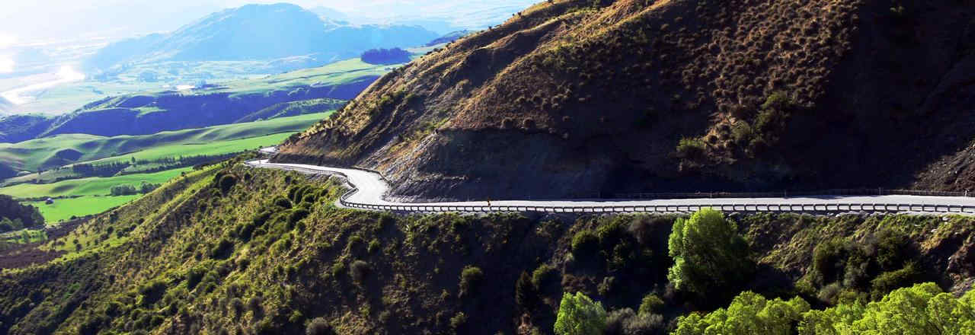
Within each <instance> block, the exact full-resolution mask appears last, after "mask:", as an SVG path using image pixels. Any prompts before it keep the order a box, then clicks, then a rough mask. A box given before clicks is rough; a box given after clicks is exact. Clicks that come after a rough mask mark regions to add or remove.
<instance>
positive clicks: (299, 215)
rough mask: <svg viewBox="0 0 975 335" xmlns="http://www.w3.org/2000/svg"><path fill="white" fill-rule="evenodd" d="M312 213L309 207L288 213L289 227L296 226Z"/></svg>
mask: <svg viewBox="0 0 975 335" xmlns="http://www.w3.org/2000/svg"><path fill="white" fill-rule="evenodd" d="M309 214H311V212H309V211H308V210H307V209H304V208H298V209H296V210H294V211H292V212H291V214H289V215H288V227H292V228H293V227H294V226H295V224H296V223H298V221H301V220H304V219H305V218H306V217H308V215H309Z"/></svg>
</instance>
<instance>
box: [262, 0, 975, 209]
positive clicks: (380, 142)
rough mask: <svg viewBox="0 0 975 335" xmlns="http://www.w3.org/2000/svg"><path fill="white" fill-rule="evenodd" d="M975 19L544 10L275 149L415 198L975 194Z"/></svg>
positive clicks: (570, 5) (755, 8)
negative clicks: (908, 190)
mask: <svg viewBox="0 0 975 335" xmlns="http://www.w3.org/2000/svg"><path fill="white" fill-rule="evenodd" d="M973 13H975V7H973V6H969V5H966V2H959V1H954V0H938V1H926V2H920V1H901V2H898V3H897V4H895V5H893V6H892V5H891V3H890V2H889V1H886V0H842V1H825V0H822V1H805V2H795V1H781V0H776V1H757V0H735V1H719V2H709V3H707V4H704V3H702V2H699V1H692V0H661V1H646V0H618V1H609V0H604V1H597V2H593V1H581V0H564V1H553V2H543V3H540V4H538V5H536V6H533V7H531V8H529V9H527V10H524V11H522V12H521V13H519V14H518V15H516V16H515V17H513V18H512V19H510V20H509V21H508V22H506V23H505V24H503V25H501V26H498V27H495V28H493V29H490V30H487V31H483V32H480V33H477V34H473V35H471V36H468V37H465V38H463V39H460V40H458V41H457V42H454V43H452V44H451V45H450V46H449V47H448V48H446V49H444V50H442V51H440V52H435V53H433V54H431V55H428V56H426V57H424V58H422V59H420V60H417V61H414V62H413V63H411V64H410V65H408V66H406V67H404V68H402V69H400V70H397V71H395V72H394V73H392V74H390V75H387V76H386V77H383V78H382V79H380V80H379V81H377V83H376V84H374V85H373V86H371V87H370V88H369V89H368V90H367V91H365V92H363V94H361V95H360V96H359V97H357V98H356V99H355V100H354V101H353V102H352V103H350V104H349V105H348V107H347V108H346V109H345V110H343V111H341V112H339V113H337V117H335V118H333V119H330V120H325V121H323V122H322V123H321V124H320V125H319V126H317V127H314V128H312V129H311V130H309V131H307V132H305V133H304V134H303V135H301V136H299V137H295V138H293V139H292V140H291V141H288V142H287V143H286V144H285V145H284V146H282V148H281V154H279V155H278V156H277V157H275V158H274V160H277V161H300V162H314V163H327V164H338V165H355V166H360V167H365V168H371V169H376V170H379V171H381V172H382V173H383V174H384V175H385V176H386V177H387V178H389V179H390V180H391V181H392V182H393V184H395V185H396V189H395V190H394V194H393V195H394V196H399V197H405V198H435V197H441V196H444V197H450V198H478V197H490V198H495V199H497V198H504V197H510V196H514V195H519V196H526V195H530V196H531V197H557V198H565V197H590V196H595V195H596V194H602V195H607V194H612V193H625V192H639V191H650V190H652V191H658V192H659V191H679V190H685V191H705V190H725V191H728V190H782V189H826V188H855V187H922V188H929V189H939V190H963V189H964V190H967V189H971V187H972V185H971V182H970V181H971V180H975V179H973V178H972V176H975V168H972V166H973V165H972V164H970V162H972V160H971V158H970V157H972V156H971V153H970V152H969V151H970V150H971V149H966V148H970V147H971V146H970V145H969V144H970V143H971V142H972V140H973V139H975V127H972V125H973V122H975V118H973V117H972V114H971V113H966V111H968V110H970V106H971V105H972V102H973V101H975V100H973V99H975V91H973V90H972V87H973V86H972V85H971V82H972V80H973V79H975V78H973V77H972V73H975V72H972V71H970V68H971V66H973V65H975V54H973V50H975V45H973V43H971V41H973V40H975V39H973V38H972V36H975V35H973V34H975V20H973V15H975V14H973ZM952 155H954V157H955V158H951V157H950V156H952ZM946 156H949V157H946ZM472 162H476V164H472ZM937 169H941V170H937ZM926 171H943V172H945V173H938V172H932V173H927V174H926V173H925V172H926ZM945 176H947V177H945Z"/></svg>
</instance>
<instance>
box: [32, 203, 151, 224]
mask: <svg viewBox="0 0 975 335" xmlns="http://www.w3.org/2000/svg"><path fill="white" fill-rule="evenodd" d="M138 198H139V195H123V196H117V197H109V196H101V197H96V196H85V197H81V198H70V199H58V200H56V201H55V202H54V204H51V205H47V204H45V203H44V202H43V201H30V202H24V203H25V204H29V205H33V206H34V207H37V209H39V210H40V211H41V215H42V216H44V221H45V222H46V223H47V225H49V226H50V225H55V224H57V223H59V222H62V221H66V220H69V219H71V217H82V216H85V215H90V214H97V213H101V212H104V211H106V210H108V209H109V208H113V207H117V206H121V205H123V204H125V203H127V202H129V201H132V200H135V199H138Z"/></svg>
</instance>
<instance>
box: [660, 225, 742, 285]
mask: <svg viewBox="0 0 975 335" xmlns="http://www.w3.org/2000/svg"><path fill="white" fill-rule="evenodd" d="M668 247H669V249H670V250H669V251H670V257H672V258H673V259H674V265H673V266H672V267H671V268H670V270H669V272H668V274H667V279H669V280H670V281H671V282H672V283H674V286H675V287H676V288H677V289H678V290H684V291H689V292H694V293H697V294H699V295H705V294H708V293H712V292H728V291H731V290H730V289H732V288H734V286H737V285H740V284H741V283H744V282H745V279H746V278H747V277H748V276H749V275H750V274H751V272H752V270H753V267H754V265H753V264H752V263H751V260H750V259H749V258H748V245H747V244H746V243H745V240H744V239H743V238H742V237H741V236H740V235H738V229H737V227H736V225H735V224H734V223H733V222H730V221H728V220H725V218H724V215H723V214H721V212H719V211H716V210H713V209H710V208H705V209H702V210H700V211H697V212H696V213H694V214H693V215H692V216H691V217H690V219H683V218H681V219H678V220H677V222H676V223H674V228H673V231H672V232H671V234H670V241H669V243H668Z"/></svg>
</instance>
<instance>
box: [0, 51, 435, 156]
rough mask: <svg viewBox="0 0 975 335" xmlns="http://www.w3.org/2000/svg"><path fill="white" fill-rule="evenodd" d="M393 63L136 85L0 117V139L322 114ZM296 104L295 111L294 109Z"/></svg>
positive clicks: (349, 63) (138, 130)
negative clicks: (47, 112)
mask: <svg viewBox="0 0 975 335" xmlns="http://www.w3.org/2000/svg"><path fill="white" fill-rule="evenodd" d="M421 51H422V50H419V49H417V50H411V52H415V53H419V52H421ZM397 66H398V65H371V64H366V63H363V62H361V61H360V60H358V59H352V60H346V61H340V62H335V63H333V64H329V65H326V66H322V67H316V68H310V69H301V70H295V71H290V72H285V73H280V74H274V75H266V76H251V77H248V78H244V79H238V80H229V81H220V82H217V83H215V84H210V85H208V86H205V87H199V88H196V89H193V90H191V91H180V92H177V91H172V90H167V91H158V89H154V90H148V89H147V90H144V91H143V90H140V91H142V93H132V94H122V95H118V96H111V97H108V98H103V99H101V100H98V101H94V102H91V101H89V102H88V103H87V104H86V105H85V106H84V107H83V108H80V109H78V110H76V111H75V112H72V113H68V114H65V115H61V116H57V117H44V116H8V117H5V118H0V142H10V143H16V142H21V141H26V140H29V139H35V138H39V137H49V136H54V135H60V134H91V135H99V136H117V135H146V134H154V133H157V132H161V131H173V130H181V129H187V128H201V127H208V126H213V125H222V124H232V123H241V122H250V121H254V120H257V119H262V118H263V119H268V118H273V117H280V116H292V115H295V114H297V113H316V112H323V111H327V110H333V109H336V108H338V107H340V106H341V105H342V104H343V103H344V101H340V100H347V99H351V98H353V97H355V96H356V95H358V94H359V93H360V92H361V91H362V90H364V89H365V88H366V87H368V86H369V85H370V84H371V83H372V82H373V81H375V80H376V78H379V77H380V76H382V75H383V74H385V73H388V72H389V71H391V70H392V69H394V68H396V67H397ZM55 90H57V88H55ZM65 94H70V93H65ZM297 105H300V108H294V107H295V106H297ZM288 107H291V108H290V109H289V113H283V114H282V113H271V111H274V110H279V111H280V109H282V108H285V109H288Z"/></svg>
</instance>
